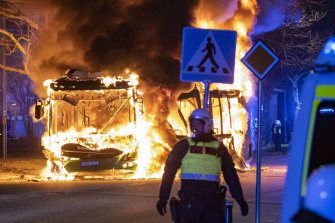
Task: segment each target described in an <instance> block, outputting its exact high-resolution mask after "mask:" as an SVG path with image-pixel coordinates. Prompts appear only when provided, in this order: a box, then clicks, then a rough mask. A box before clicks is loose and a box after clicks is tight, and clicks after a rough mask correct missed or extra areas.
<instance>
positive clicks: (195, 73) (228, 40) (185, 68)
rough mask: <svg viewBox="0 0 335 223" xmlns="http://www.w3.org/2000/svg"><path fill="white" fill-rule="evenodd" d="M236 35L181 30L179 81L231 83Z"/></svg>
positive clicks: (210, 30) (194, 29) (224, 32)
mask: <svg viewBox="0 0 335 223" xmlns="http://www.w3.org/2000/svg"><path fill="white" fill-rule="evenodd" d="M236 37H237V33H236V31H231V30H213V29H198V28H191V27H186V28H184V30H183V46H182V56H181V66H180V80H182V81H187V82H211V83H228V84H231V83H233V82H234V66H235V51H236Z"/></svg>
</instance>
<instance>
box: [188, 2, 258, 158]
mask: <svg viewBox="0 0 335 223" xmlns="http://www.w3.org/2000/svg"><path fill="white" fill-rule="evenodd" d="M204 2H205V1H204V0H203V1H201V3H200V7H201V5H202V3H204ZM257 13H258V6H257V1H256V0H242V1H240V4H239V6H238V8H237V10H236V11H235V13H234V14H232V16H231V17H230V18H229V19H227V20H226V21H223V22H222V20H220V19H219V18H218V20H217V22H216V20H215V16H214V15H212V14H210V13H209V12H204V11H203V10H199V9H197V10H195V14H196V21H195V24H194V26H195V27H199V28H209V29H227V30H235V31H236V32H237V45H236V60H235V76H234V83H233V84H232V85H229V84H212V85H211V90H214V89H219V90H226V91H229V90H239V91H240V94H241V95H242V96H243V97H244V98H245V99H246V100H248V99H249V98H250V97H251V96H252V95H253V92H252V91H253V90H252V89H253V87H252V79H251V74H250V71H249V70H247V68H245V66H244V65H242V63H241V61H240V60H241V59H242V58H243V56H244V55H245V53H246V52H247V51H248V50H249V49H250V47H251V40H250V38H249V35H248V34H249V32H251V31H252V29H253V25H254V23H255V16H256V14H257ZM209 18H211V20H209ZM221 104H222V107H223V108H224V109H223V111H222V114H221V115H222V117H223V125H222V126H223V129H222V130H221V123H220V119H219V117H220V111H219V110H218V109H213V116H214V128H216V129H217V131H218V132H219V133H220V132H222V133H224V134H232V136H233V139H234V146H235V150H236V152H237V153H238V154H239V155H241V154H242V144H243V142H244V138H245V133H246V131H247V127H248V126H247V123H248V112H247V111H246V109H245V108H243V107H242V106H241V104H239V103H238V100H237V98H235V99H233V98H232V99H230V107H231V114H230V115H231V120H232V121H231V122H232V123H230V118H229V114H228V110H227V107H228V104H227V100H226V99H221ZM213 106H218V104H213ZM230 126H231V127H230ZM224 142H225V144H226V145H227V146H228V140H224Z"/></svg>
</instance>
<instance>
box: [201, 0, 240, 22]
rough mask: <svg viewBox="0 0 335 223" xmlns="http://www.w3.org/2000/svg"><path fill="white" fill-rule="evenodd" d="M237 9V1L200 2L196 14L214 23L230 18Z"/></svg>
mask: <svg viewBox="0 0 335 223" xmlns="http://www.w3.org/2000/svg"><path fill="white" fill-rule="evenodd" d="M237 8H238V0H201V1H200V4H199V7H198V8H197V10H196V14H197V15H198V16H200V17H201V18H203V19H206V20H207V21H213V22H214V23H219V22H224V21H226V20H227V19H229V18H231V17H232V16H233V15H234V13H235V11H236V10H237Z"/></svg>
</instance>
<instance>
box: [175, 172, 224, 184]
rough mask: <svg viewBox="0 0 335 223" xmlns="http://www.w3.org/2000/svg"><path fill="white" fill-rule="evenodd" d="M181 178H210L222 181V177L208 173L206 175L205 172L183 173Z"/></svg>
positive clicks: (210, 179)
mask: <svg viewBox="0 0 335 223" xmlns="http://www.w3.org/2000/svg"><path fill="white" fill-rule="evenodd" d="M180 178H181V179H193V180H209V181H217V182H219V181H220V177H219V176H216V175H208V174H206V175H205V177H204V175H203V174H198V173H182V174H181V175H180Z"/></svg>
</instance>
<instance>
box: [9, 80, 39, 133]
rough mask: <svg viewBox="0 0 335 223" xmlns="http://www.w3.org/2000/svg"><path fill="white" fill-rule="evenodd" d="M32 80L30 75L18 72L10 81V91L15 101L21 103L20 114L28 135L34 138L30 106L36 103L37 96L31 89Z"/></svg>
mask: <svg viewBox="0 0 335 223" xmlns="http://www.w3.org/2000/svg"><path fill="white" fill-rule="evenodd" d="M31 84H32V81H31V80H30V79H29V77H28V76H26V75H22V74H16V75H15V77H14V78H12V79H11V81H9V82H8V91H9V92H10V93H11V94H12V95H13V97H14V98H15V101H16V102H17V103H18V104H19V105H20V106H19V107H20V114H21V116H22V121H23V125H24V127H25V130H26V133H27V137H28V138H30V139H31V138H33V136H34V134H33V133H34V132H33V119H32V116H31V115H30V108H31V107H32V106H33V105H34V103H35V100H36V99H37V96H36V94H35V93H34V92H32V91H31V88H32V86H31Z"/></svg>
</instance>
